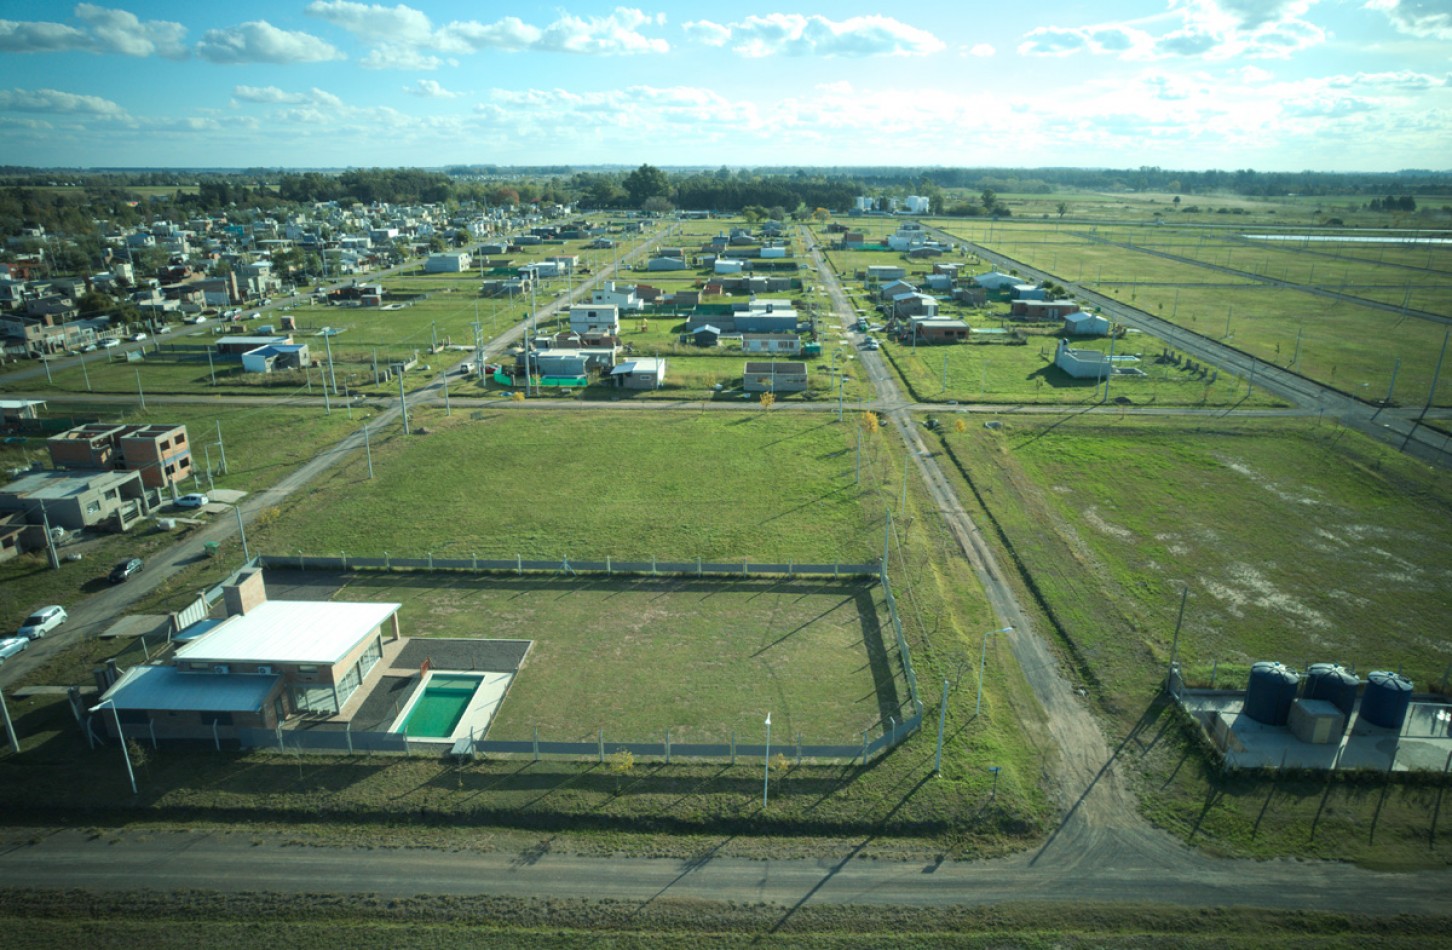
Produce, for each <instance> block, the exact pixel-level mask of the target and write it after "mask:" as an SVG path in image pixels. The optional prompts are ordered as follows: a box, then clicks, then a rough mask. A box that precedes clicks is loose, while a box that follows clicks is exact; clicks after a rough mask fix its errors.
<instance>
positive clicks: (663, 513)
mask: <svg viewBox="0 0 1452 950" xmlns="http://www.w3.org/2000/svg"><path fill="white" fill-rule="evenodd" d="M853 422H854V421H853V420H852V419H850V417H849V420H848V422H847V423H845V424H844V423H838V422H836V421H835V419H834V417H833V416H832V415H831V414H829V413H810V414H803V413H785V412H770V411H763V410H760V409H758V410H754V411H748V412H743V413H741V414H735V413H722V412H709V413H685V412H671V413H651V412H622V411H609V410H586V411H584V412H582V413H578V414H577V413H558V412H539V413H533V412H528V411H521V410H495V411H476V412H471V413H465V412H462V411H456V412H455V413H454V414H453V415H452V416H445V415H444V414H443V412H442V411H439V410H430V411H428V412H423V413H415V414H414V425H415V426H422V427H423V428H425V429H427V434H415V435H412V436H409V437H406V438H405V437H403V436H402V435H401V433H399V432H398V429H397V428H396V427H390V429H389V430H388V432H386V433H382V434H380V435H379V436H378V437H377V438H376V439H375V440H374V442H373V445H372V452H373V466H374V473H375V475H376V477H375V478H373V479H369V478H368V471H367V464H366V459H365V458H364V456H363V454H362V453H357V454H356V455H355V457H354V458H352V459H350V461H349V463H348V464H347V465H345V466H343V467H341V468H339V469H338V470H337V471H336V472H335V473H334V474H332V475H331V476H330V477H329V478H328V479H327V480H326V481H324V482H322V483H320V484H319V485H318V487H317V489H316V490H315V491H312V492H310V493H308V495H307V496H306V497H304V498H300V499H298V500H297V501H295V502H292V503H290V504H289V505H288V506H286V507H285V510H284V512H283V514H284V517H282V518H280V519H279V520H278V521H277V522H276V524H274V525H273V526H271V527H270V528H269V529H267V530H266V531H264V532H259V533H258V540H257V541H255V542H254V543H253V547H254V549H260V550H268V551H271V552H273V553H278V554H287V553H291V552H293V551H296V550H303V551H307V552H311V553H317V554H329V553H338V552H346V553H348V554H350V555H359V556H381V555H382V554H383V553H384V552H385V551H388V552H391V553H392V554H394V555H398V556H404V555H410V554H411V555H416V556H420V557H421V556H423V555H424V554H426V553H427V552H430V551H432V552H433V553H434V554H435V555H439V556H445V555H447V556H468V555H470V554H477V555H479V556H480V557H512V556H514V555H516V554H520V555H523V556H525V557H543V558H556V557H559V558H563V557H576V558H580V557H595V558H603V557H605V556H606V555H610V556H613V557H616V558H627V557H630V558H646V559H649V558H650V557H651V556H653V555H654V556H658V557H661V558H693V557H704V558H706V559H708V560H709V559H718V560H735V559H737V558H751V559H753V560H772V561H787V560H793V559H795V560H798V561H805V560H814V561H836V560H843V561H863V560H867V559H870V558H872V557H875V556H876V555H877V554H878V553H880V551H881V544H882V540H881V523H882V520H881V519H882V502H878V503H877V504H868V503H867V502H868V500H869V499H870V497H871V496H872V493H873V492H874V490H875V489H873V488H872V486H874V485H876V484H877V482H876V481H875V479H876V478H877V476H876V475H874V472H875V471H876V469H874V468H873V465H872V463H873V460H874V459H875V458H877V457H878V455H879V453H885V452H886V449H885V448H882V446H884V444H885V443H884V442H883V440H884V439H885V438H886V435H885V434H884V433H878V434H876V435H873V436H870V437H869V438H868V439H866V440H865V443H864V444H865V448H864V450H863V458H864V464H863V472H864V476H863V483H862V484H861V485H859V484H857V483H855V482H854V472H855V454H854V452H855V447H856V443H855V441H854V440H855V431H856V428H855V425H854V424H853ZM381 526H382V527H381Z"/></svg>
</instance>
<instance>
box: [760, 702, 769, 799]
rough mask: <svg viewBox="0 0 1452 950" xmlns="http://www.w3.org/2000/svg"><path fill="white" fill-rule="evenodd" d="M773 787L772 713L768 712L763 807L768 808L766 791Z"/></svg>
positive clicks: (763, 776) (762, 791)
mask: <svg viewBox="0 0 1452 950" xmlns="http://www.w3.org/2000/svg"><path fill="white" fill-rule="evenodd" d="M770 788H771V713H767V714H766V754H765V755H763V756H762V759H761V807H762V808H763V809H764V808H766V793H767V791H768V790H769V789H770Z"/></svg>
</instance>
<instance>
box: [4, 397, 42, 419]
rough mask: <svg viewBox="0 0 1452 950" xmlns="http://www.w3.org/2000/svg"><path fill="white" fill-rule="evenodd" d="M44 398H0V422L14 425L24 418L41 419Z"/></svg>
mask: <svg viewBox="0 0 1452 950" xmlns="http://www.w3.org/2000/svg"><path fill="white" fill-rule="evenodd" d="M43 408H45V400H44V399H0V422H4V423H5V424H7V425H14V424H16V423H18V422H20V421H21V420H22V419H39V418H40V411H39V410H41V409H43Z"/></svg>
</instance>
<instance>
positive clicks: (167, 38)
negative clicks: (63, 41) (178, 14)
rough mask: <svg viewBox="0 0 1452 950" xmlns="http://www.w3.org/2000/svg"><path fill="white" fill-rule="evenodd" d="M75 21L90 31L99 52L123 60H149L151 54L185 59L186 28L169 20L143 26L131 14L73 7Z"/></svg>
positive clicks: (121, 11) (101, 8) (103, 9)
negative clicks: (146, 58) (140, 57)
mask: <svg viewBox="0 0 1452 950" xmlns="http://www.w3.org/2000/svg"><path fill="white" fill-rule="evenodd" d="M76 19H78V20H80V21H81V22H83V23H85V24H86V26H88V27H90V31H91V36H92V37H93V39H94V40H95V43H96V47H97V49H98V50H99V51H100V52H106V53H120V54H122V55H124V56H150V55H152V54H153V53H155V54H156V55H158V56H165V57H167V58H168V59H185V58H186V56H187V52H188V51H187V47H186V35H187V28H186V27H184V26H182V25H181V24H180V23H173V22H171V21H169V20H148V21H146V22H144V23H143V22H142V21H141V20H140V19H138V18H137V16H136V14H134V13H128V12H127V11H125V10H112V9H108V8H106V7H98V6H96V5H95V4H91V3H81V4H77V5H76Z"/></svg>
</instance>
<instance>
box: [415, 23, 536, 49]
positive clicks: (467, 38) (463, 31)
mask: <svg viewBox="0 0 1452 950" xmlns="http://www.w3.org/2000/svg"><path fill="white" fill-rule="evenodd" d="M543 32H544V31H543V30H541V29H539V28H538V27H535V26H530V25H529V24H528V23H526V22H524V21H523V20H521V19H520V18H519V17H512V16H507V17H505V18H504V19H502V20H497V21H495V22H494V23H479V22H476V21H473V20H470V21H456V22H453V23H450V24H449V25H448V26H446V27H444V28H443V29H442V30H440V31H439V44H440V49H443V50H445V51H454V52H461V53H472V52H476V51H478V50H481V49H497V50H504V51H506V52H518V51H520V50H526V49H529V48H530V47H531V46H533V45H534V44H536V43H538V42H539V38H540V36H541V35H542V34H543Z"/></svg>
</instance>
